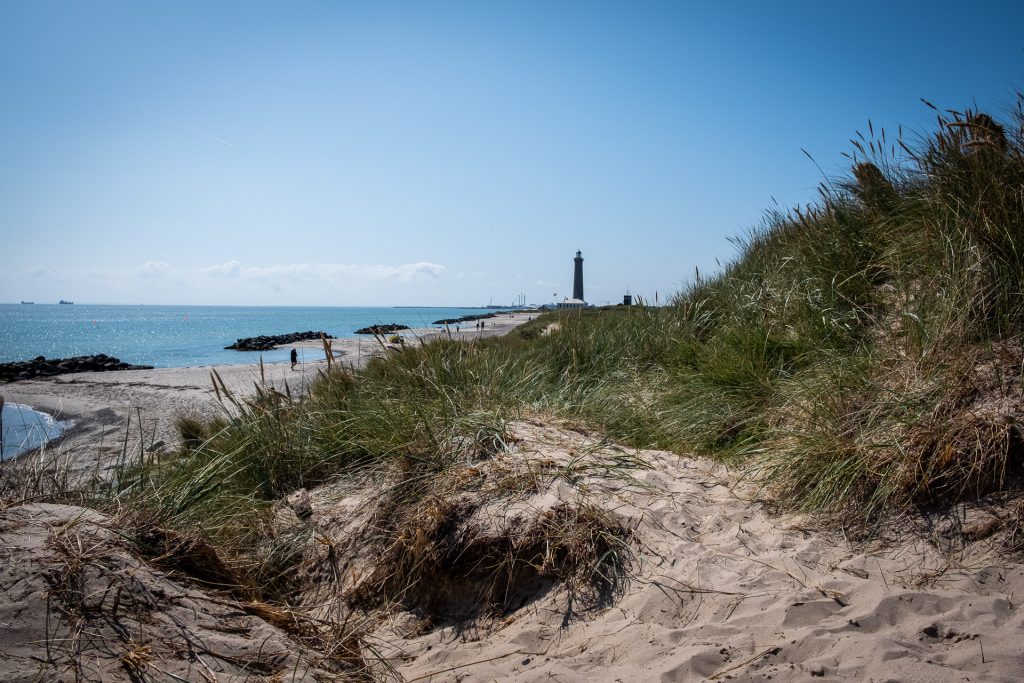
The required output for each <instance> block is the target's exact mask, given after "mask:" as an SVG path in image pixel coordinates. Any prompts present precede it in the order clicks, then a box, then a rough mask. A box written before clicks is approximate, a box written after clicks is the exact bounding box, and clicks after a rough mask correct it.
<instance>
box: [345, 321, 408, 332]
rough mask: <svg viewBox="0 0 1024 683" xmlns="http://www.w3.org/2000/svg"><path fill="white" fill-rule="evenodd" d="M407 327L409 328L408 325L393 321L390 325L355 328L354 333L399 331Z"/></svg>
mask: <svg viewBox="0 0 1024 683" xmlns="http://www.w3.org/2000/svg"><path fill="white" fill-rule="evenodd" d="M407 329H409V326H408V325H398V324H395V323H392V324H390V325H370V326H369V327H364V328H362V329H359V330H356V334H391V333H392V332H400V331H402V330H407Z"/></svg>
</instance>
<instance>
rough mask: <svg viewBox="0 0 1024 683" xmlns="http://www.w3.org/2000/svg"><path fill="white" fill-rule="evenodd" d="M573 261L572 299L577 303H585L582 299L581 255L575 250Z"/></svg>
mask: <svg viewBox="0 0 1024 683" xmlns="http://www.w3.org/2000/svg"><path fill="white" fill-rule="evenodd" d="M573 261H574V262H575V263H576V269H575V271H574V272H573V275H572V298H573V299H576V300H577V301H585V299H584V298H583V253H582V252H580V251H579V250H577V251H576V258H574V259H573Z"/></svg>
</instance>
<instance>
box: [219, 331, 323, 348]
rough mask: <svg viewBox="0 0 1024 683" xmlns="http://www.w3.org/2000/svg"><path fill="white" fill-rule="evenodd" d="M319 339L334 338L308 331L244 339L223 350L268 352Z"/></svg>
mask: <svg viewBox="0 0 1024 683" xmlns="http://www.w3.org/2000/svg"><path fill="white" fill-rule="evenodd" d="M321 337H327V338H328V339H334V337H332V336H331V335H329V334H327V333H326V332H313V331H312V330H309V331H306V332H292V333H291V334H278V335H263V336H260V337H246V338H245V339H239V340H238V341H236V342H235V343H234V344H232V345H231V346H225V347H224V348H225V349H231V350H233V351H269V350H270V349H272V348H274V347H275V346H281V345H282V344H294V343H295V342H300V341H307V340H309V339H320V338H321Z"/></svg>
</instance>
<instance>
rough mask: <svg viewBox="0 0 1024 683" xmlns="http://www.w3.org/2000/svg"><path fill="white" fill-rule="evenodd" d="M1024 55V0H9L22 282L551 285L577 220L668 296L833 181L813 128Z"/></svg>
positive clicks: (256, 291) (4, 52) (594, 282)
mask: <svg viewBox="0 0 1024 683" xmlns="http://www.w3.org/2000/svg"><path fill="white" fill-rule="evenodd" d="M710 5H721V7H717V6H716V7H712V6H710ZM966 8H970V11H967V9H966ZM1022 67H1024V10H1022V9H1021V5H1020V3H984V2H979V3H970V4H964V3H963V2H956V3H952V2H951V3H942V2H929V3H921V4H915V3H899V2H886V3H871V2H861V3H857V4H856V5H849V6H845V7H839V6H833V3H825V2H820V0H819V1H817V2H806V3H782V2H779V3H749V4H747V3H741V2H732V3H693V4H690V3H683V2H676V3H634V2H619V3H605V2H580V3H572V2H542V3H529V2H509V3H491V2H466V3H455V2H415V3H367V2H360V3H345V2H322V3H321V2H289V3H265V4H263V3H256V2H245V3H228V2H195V3H192V2H162V3H155V2H154V3H150V2H144V3H140V2H126V3H119V2H14V1H13V0H11V1H8V2H4V3H0V92H2V93H3V99H2V102H3V104H2V106H0V239H2V242H0V243H2V244H3V245H4V248H3V249H2V250H0V301H18V300H21V299H28V300H35V301H39V302H42V301H52V300H56V299H57V298H73V299H74V300H76V301H81V302H96V303H151V304H158V303H182V304H256V305H258V304H284V305H288V304H294V305H391V304H396V305H475V304H484V303H487V302H488V301H490V300H491V299H493V300H494V301H495V302H507V301H510V300H511V299H512V297H513V296H515V295H517V294H519V293H520V292H522V293H524V294H525V295H526V298H527V300H528V301H529V302H536V303H543V302H545V301H550V300H551V299H552V295H553V294H554V293H556V292H557V294H558V297H559V298H560V297H562V296H565V295H566V294H568V293H570V291H571V287H572V257H573V255H574V253H575V251H576V250H577V249H582V250H583V254H584V257H585V259H586V263H585V274H586V285H587V298H588V299H589V300H591V301H593V302H597V303H603V302H605V301H618V300H621V296H622V294H623V293H624V292H625V291H626V289H627V287H628V288H630V289H631V290H632V291H633V292H634V293H641V294H645V295H647V296H648V297H653V294H654V292H655V291H658V292H660V293H661V295H662V296H664V294H665V293H666V292H671V291H673V290H676V289H678V288H679V287H680V286H681V285H682V284H683V283H684V282H686V281H687V280H688V279H689V278H690V277H692V274H693V272H694V268H695V267H699V268H700V269H701V270H702V271H710V270H714V269H715V267H716V261H717V260H718V259H723V260H725V259H729V258H731V257H732V256H733V255H734V254H735V251H734V248H733V246H732V245H731V244H730V242H729V241H728V238H729V237H730V236H733V235H736V234H742V233H744V232H746V231H748V230H749V229H750V228H752V227H755V226H757V225H758V224H759V223H760V220H761V216H762V215H763V213H764V211H765V210H766V209H768V208H771V207H772V206H773V202H774V201H777V202H778V203H779V204H780V205H781V206H783V207H786V206H791V205H793V204H797V203H806V202H808V201H812V200H813V199H814V196H815V188H816V186H817V184H818V183H819V182H820V181H821V180H822V176H821V174H820V173H819V171H818V169H817V168H816V167H815V165H814V164H813V163H811V161H809V160H808V159H807V157H806V156H804V154H803V153H802V152H801V148H804V149H806V150H808V151H809V152H810V153H811V154H813V155H814V157H815V159H816V161H817V162H818V163H819V164H820V165H821V166H822V167H823V168H824V170H825V171H826V172H827V173H833V172H839V171H841V170H842V169H843V168H844V167H845V164H844V161H845V160H844V159H843V158H842V157H841V156H840V155H841V153H842V152H844V151H847V150H848V149H849V148H850V145H849V143H848V139H849V138H850V137H851V136H852V135H853V134H854V132H855V131H856V130H858V129H862V130H863V129H866V126H867V121H868V119H869V118H870V119H872V121H873V122H874V125H875V127H876V128H877V127H879V126H885V127H887V128H888V129H890V130H895V128H896V126H897V125H898V124H903V126H904V130H905V132H906V131H908V130H909V131H924V132H927V131H928V130H929V126H930V124H931V122H932V121H933V112H931V111H930V110H928V109H927V108H926V107H924V105H922V104H921V103H920V100H919V98H922V97H924V98H927V99H928V100H930V101H932V102H935V103H936V104H937V105H939V106H943V107H952V108H962V107H966V106H971V105H972V104H974V103H976V104H977V105H978V106H980V107H981V108H983V109H987V110H989V111H992V112H995V113H997V114H1001V113H1002V112H1003V111H1004V110H1005V108H1006V107H1007V106H1009V105H1010V104H1011V103H1012V102H1013V101H1014V96H1015V95H1014V93H1015V92H1016V90H1017V89H1018V88H1021V87H1024V82H1022V81H1024V79H1022V78H1021V76H1022V74H1024V69H1022Z"/></svg>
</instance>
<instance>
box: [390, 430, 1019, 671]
mask: <svg viewBox="0 0 1024 683" xmlns="http://www.w3.org/2000/svg"><path fill="white" fill-rule="evenodd" d="M514 431H515V432H516V434H517V436H518V437H519V438H520V439H522V441H520V442H519V444H518V445H517V446H516V448H515V451H514V452H513V453H512V454H510V455H511V456H512V457H515V458H518V459H537V458H544V459H551V460H555V461H556V462H568V461H570V460H572V459H574V458H579V457H580V454H581V453H586V454H587V455H586V456H585V457H586V458H588V459H592V460H593V461H595V462H600V461H602V460H604V461H607V460H608V459H614V458H615V457H616V455H617V454H622V453H624V452H625V451H623V449H618V448H617V447H615V446H613V445H609V444H604V443H602V442H600V441H599V440H597V439H595V438H593V437H589V436H587V435H585V434H581V433H579V432H577V431H574V430H570V429H564V428H557V427H554V426H552V425H551V424H541V423H533V424H518V425H515V426H514ZM629 453H630V454H631V455H635V456H636V457H638V458H641V459H642V460H645V461H646V462H648V463H649V464H650V469H648V470H646V471H640V472H637V473H636V474H635V477H636V483H637V484H640V486H636V485H630V486H623V487H621V488H620V489H619V490H618V491H614V490H606V489H602V488H598V487H597V486H596V485H595V484H596V481H595V479H594V478H590V479H589V481H588V479H583V480H580V481H577V482H575V483H574V484H570V483H567V482H564V481H562V482H559V483H558V484H557V485H556V486H555V487H554V488H553V490H547V491H543V492H541V493H539V494H537V495H535V496H534V497H532V498H531V499H529V500H528V501H527V502H528V507H529V506H533V507H534V508H535V511H536V512H538V513H543V510H544V509H545V508H550V506H551V505H552V503H553V500H559V501H566V500H568V501H571V500H574V499H577V498H579V497H580V496H581V495H588V496H590V495H593V494H592V493H584V492H585V491H586V490H587V488H588V484H589V486H591V487H593V490H596V491H601V493H600V494H598V496H597V498H598V499H599V500H600V503H601V504H602V505H603V506H605V507H606V508H608V509H611V510H613V511H614V512H615V514H617V515H618V516H619V517H620V518H621V519H622V520H624V521H625V523H626V524H627V525H629V526H630V527H631V528H634V529H635V530H636V533H637V536H638V541H639V543H638V548H639V550H638V557H639V561H638V563H637V565H636V567H635V572H634V575H633V577H632V579H631V581H630V585H629V587H628V589H627V590H626V591H625V594H624V595H622V596H621V597H620V598H619V599H618V600H617V601H616V602H615V603H614V604H613V605H610V606H607V607H606V608H604V609H602V610H600V611H598V612H597V613H596V614H582V615H576V616H573V615H572V614H571V613H570V608H571V606H570V605H568V604H567V603H566V600H565V595H564V593H559V592H558V591H555V592H552V593H550V594H548V595H544V596H540V597H539V598H538V599H537V600H536V601H535V602H532V603H530V604H528V605H526V606H525V607H524V608H522V609H520V610H519V611H517V612H515V613H513V614H512V615H510V616H509V617H508V618H507V619H505V620H503V621H502V620H499V621H497V622H495V623H493V624H488V625H487V626H485V627H469V628H467V627H466V626H465V625H456V624H450V625H446V626H444V627H442V628H439V629H437V630H435V631H433V632H430V633H429V634H426V635H415V636H413V637H408V638H402V637H401V634H400V631H398V630H396V629H394V628H387V627H385V628H382V629H381V632H380V633H379V634H378V637H379V638H380V639H381V641H382V642H387V643H389V644H390V645H391V650H390V652H389V653H388V654H389V656H391V657H393V658H394V659H393V660H392V661H393V663H394V664H395V665H396V666H398V670H399V671H400V672H401V674H402V675H403V676H405V677H406V679H407V680H434V681H456V680H458V681H493V680H499V681H512V680H514V681H547V680H552V681H563V682H566V681H609V682H610V681H656V680H660V681H704V680H726V679H729V680H737V681H766V680H776V681H790V680H811V679H812V678H819V677H820V678H822V679H824V680H835V681H929V682H930V681H1019V680H1024V613H1022V612H1021V610H1020V607H1019V605H1020V603H1021V601H1022V600H1024V597H1022V596H1024V566H1022V565H1021V564H1019V563H1014V562H1009V561H1007V560H1006V559H1005V558H1003V557H1000V555H999V553H997V552H994V551H993V543H994V542H995V537H992V538H988V539H977V540H975V541H973V542H968V543H967V544H966V545H965V546H963V547H959V548H957V549H950V548H949V547H945V548H944V547H942V546H943V542H944V541H943V539H941V538H940V536H939V534H938V533H936V534H935V535H934V536H932V535H929V534H928V533H927V532H923V531H922V530H923V529H925V528H926V527H927V525H928V521H927V520H922V519H916V520H908V525H911V526H915V527H916V529H914V530H913V531H912V530H910V529H909V528H908V529H907V533H906V534H905V537H904V538H890V539H888V541H887V542H885V543H882V542H876V543H874V544H871V545H867V546H860V545H855V544H852V543H850V542H848V541H847V540H845V539H844V538H842V537H841V536H837V535H836V534H833V533H826V532H824V531H820V530H815V529H814V528H813V527H811V526H808V524H809V523H808V521H807V520H806V519H803V518H801V517H792V516H791V517H779V516H773V515H771V514H769V513H768V511H766V509H765V508H764V507H763V506H761V505H759V504H756V503H752V502H750V500H749V499H748V498H747V497H746V495H744V492H745V488H744V487H743V486H742V485H739V484H738V483H737V482H736V480H735V477H734V476H733V475H731V474H730V473H729V472H727V471H726V470H724V469H723V468H722V467H721V466H718V465H715V464H713V463H710V462H708V461H706V460H700V459H691V458H680V457H677V456H675V455H673V454H670V453H665V452H659V451H638V452H632V451H631V452H629ZM552 493H555V494H556V495H554V497H552ZM747 493H749V492H747ZM513 507H514V508H515V507H516V506H513ZM517 509H519V510H522V507H518V508H517ZM508 514H520V513H508ZM976 514H977V515H979V516H981V517H982V518H984V517H987V515H988V513H986V512H983V511H976ZM934 539H939V540H940V541H943V542H940V543H933V542H932V541H933V540H934ZM437 672H443V673H438V674H437V675H435V676H430V674H432V673H437Z"/></svg>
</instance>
